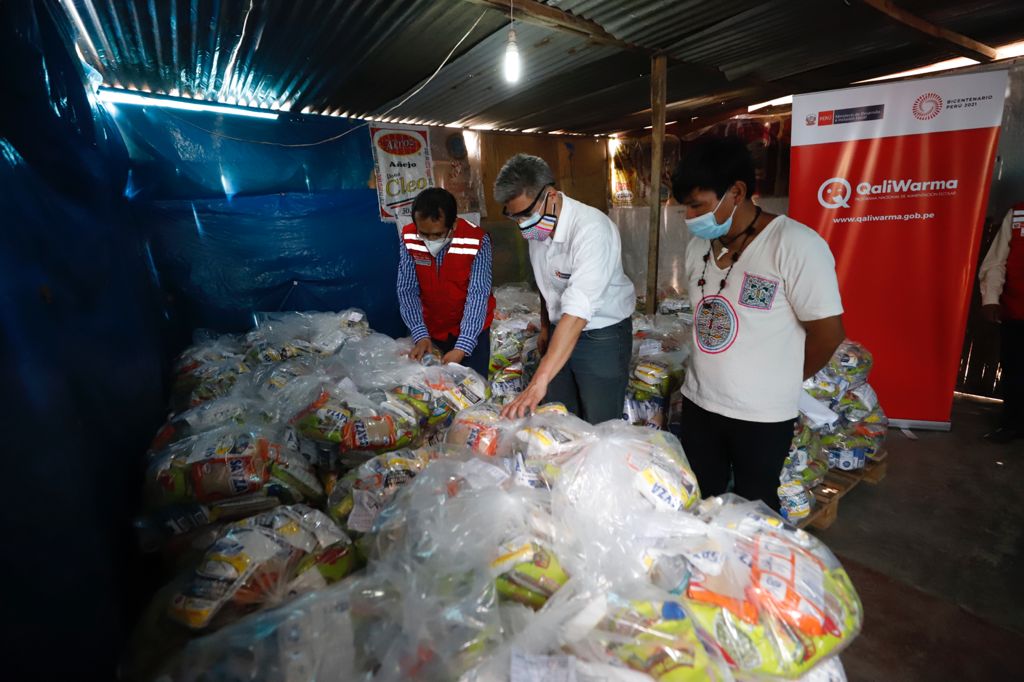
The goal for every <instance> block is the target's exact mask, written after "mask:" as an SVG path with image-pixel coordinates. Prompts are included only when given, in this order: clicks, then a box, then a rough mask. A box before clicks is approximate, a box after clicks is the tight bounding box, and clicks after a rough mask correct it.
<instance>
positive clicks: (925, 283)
mask: <svg viewBox="0 0 1024 682" xmlns="http://www.w3.org/2000/svg"><path fill="white" fill-rule="evenodd" d="M1006 87H1007V73H1006V72H1005V71H987V72H977V73H970V74H964V75H955V76H945V77H939V78H927V79H920V80H911V81H901V82H892V83H882V84H878V85H868V86H863V87H856V88H849V89H845V90H836V91H831V92H819V93H813V94H808V95H800V96H797V97H795V98H794V100H793V143H792V163H791V173H790V214H791V215H792V217H793V218H795V219H796V220H799V221H800V222H802V223H805V224H807V225H809V226H810V227H812V228H814V229H815V230H817V231H818V232H820V233H821V235H822V236H823V237H824V238H825V239H826V240H827V241H828V243H829V246H830V247H831V249H832V253H833V255H834V256H835V258H836V271H837V274H838V276H839V286H840V291H841V293H842V296H843V306H844V308H845V310H846V313H845V315H844V322H845V324H846V330H847V335H848V336H849V337H850V338H852V339H855V340H857V341H859V342H861V343H863V344H864V345H865V346H866V347H867V348H868V349H869V350H870V351H871V352H872V353H873V355H874V370H873V371H872V373H871V376H870V381H871V384H872V386H874V388H875V390H876V392H877V394H878V397H879V400H880V402H881V405H882V407H883V408H884V409H885V411H886V412H887V413H888V415H889V417H890V419H893V420H895V421H897V423H904V424H906V425H913V426H936V427H939V428H942V427H943V426H945V425H948V423H949V420H950V413H951V410H952V403H953V391H954V389H955V386H956V374H957V370H958V367H959V362H960V355H961V349H962V347H963V340H964V331H965V328H966V324H967V313H968V308H969V305H970V300H971V291H972V288H973V287H974V275H975V267H976V264H977V261H978V250H979V248H980V240H981V234H982V230H983V228H984V220H985V208H986V206H987V203H988V193H989V185H990V181H991V176H992V168H993V165H994V159H995V152H996V145H997V143H998V139H999V126H1000V124H1001V121H1002V113H1003V100H1004V97H1005V93H1006Z"/></svg>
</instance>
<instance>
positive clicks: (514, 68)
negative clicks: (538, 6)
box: [505, 1, 519, 83]
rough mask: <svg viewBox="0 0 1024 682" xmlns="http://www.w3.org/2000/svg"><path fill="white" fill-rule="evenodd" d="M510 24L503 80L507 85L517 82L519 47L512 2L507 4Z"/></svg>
mask: <svg viewBox="0 0 1024 682" xmlns="http://www.w3.org/2000/svg"><path fill="white" fill-rule="evenodd" d="M508 13H509V19H510V20H511V23H510V24H509V28H508V43H507V44H506V45H505V80H506V81H508V82H509V83H518V82H519V46H518V45H517V44H516V22H515V17H513V16H512V2H511V1H510V2H509V4H508Z"/></svg>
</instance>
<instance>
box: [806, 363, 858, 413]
mask: <svg viewBox="0 0 1024 682" xmlns="http://www.w3.org/2000/svg"><path fill="white" fill-rule="evenodd" d="M849 386H850V382H849V381H847V380H846V379H843V378H840V377H837V376H836V375H834V374H832V372H831V371H829V369H828V367H825V368H824V369H821V370H819V371H818V373H817V374H815V375H814V376H813V377H811V378H810V379H808V380H807V381H805V382H804V391H806V392H807V393H808V394H809V395H810V396H811V397H812V398H814V399H815V400H819V401H821V402H823V403H825V404H826V405H831V404H832V403H833V402H834V401H836V400H838V399H839V398H840V397H841V396H842V395H843V394H844V393H845V392H846V391H847V389H848V388H849Z"/></svg>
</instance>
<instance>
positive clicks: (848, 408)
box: [835, 384, 878, 422]
mask: <svg viewBox="0 0 1024 682" xmlns="http://www.w3.org/2000/svg"><path fill="white" fill-rule="evenodd" d="M876 408H878V395H877V394H875V390H874V389H873V388H871V384H861V385H860V386H858V387H857V388H854V389H851V390H849V391H847V392H846V393H844V394H843V395H842V396H841V397H840V398H839V402H838V403H837V404H836V406H835V410H836V412H837V413H839V414H840V415H841V416H842V417H843V419H845V420H846V421H847V422H859V421H863V420H864V419H866V418H867V417H868V416H869V415H872V413H874V412H875V410H876Z"/></svg>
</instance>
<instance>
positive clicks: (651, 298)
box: [647, 55, 667, 315]
mask: <svg viewBox="0 0 1024 682" xmlns="http://www.w3.org/2000/svg"><path fill="white" fill-rule="evenodd" d="M666 66H667V65H666V57H665V55H657V56H655V57H652V58H651V119H652V123H653V125H652V126H651V195H650V202H651V224H650V232H649V233H648V237H647V314H648V315H654V314H655V313H656V312H657V311H658V242H659V239H660V237H661V167H662V152H663V149H664V143H665V96H666V95H665V82H666Z"/></svg>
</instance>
